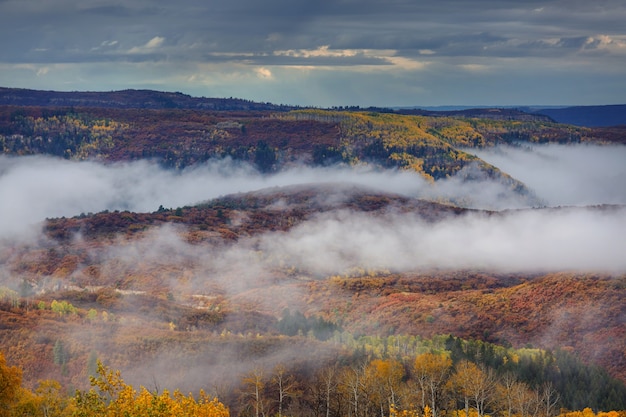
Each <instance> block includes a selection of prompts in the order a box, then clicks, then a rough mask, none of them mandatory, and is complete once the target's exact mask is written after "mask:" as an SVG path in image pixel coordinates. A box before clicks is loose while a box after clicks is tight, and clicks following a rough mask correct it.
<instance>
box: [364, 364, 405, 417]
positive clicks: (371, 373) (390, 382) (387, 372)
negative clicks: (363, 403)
mask: <svg viewBox="0 0 626 417" xmlns="http://www.w3.org/2000/svg"><path fill="white" fill-rule="evenodd" d="M403 377H404V367H403V366H402V364H401V363H400V362H398V361H396V360H393V359H387V360H382V359H374V360H373V361H371V362H370V363H369V364H368V365H367V368H366V369H365V379H366V381H368V384H369V385H370V386H371V387H372V388H373V389H372V390H371V391H372V394H373V396H372V397H373V398H372V399H373V400H374V401H376V403H377V407H378V408H379V409H380V413H381V415H383V414H384V410H388V409H390V408H391V406H396V407H397V406H398V392H399V391H400V385H401V382H402V378H403Z"/></svg>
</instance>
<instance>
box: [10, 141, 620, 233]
mask: <svg viewBox="0 0 626 417" xmlns="http://www.w3.org/2000/svg"><path fill="white" fill-rule="evenodd" d="M472 151H473V152H474V153H476V154H477V155H478V156H480V157H482V158H484V159H485V160H486V161H488V162H490V163H492V164H494V165H496V166H498V167H499V168H501V169H502V170H503V171H504V172H507V173H509V174H510V175H512V176H513V177H514V178H517V179H519V180H521V181H523V182H524V183H525V184H526V186H527V187H528V188H529V189H530V190H531V192H532V193H533V194H534V196H536V197H538V198H539V201H540V204H541V205H546V206H557V205H590V204H603V203H611V204H626V164H624V161H626V147H605V146H558V145H549V146H533V147H526V148H512V147H499V148H494V149H490V150H480V151H477V150H472ZM317 182H352V183H355V184H361V185H366V186H368V187H372V188H378V189H380V190H383V191H387V192H393V193H399V194H404V195H407V196H412V197H423V198H429V199H436V200H440V201H454V202H456V203H457V204H462V205H464V206H467V207H473V208H487V209H496V210H501V209H507V208H522V207H529V206H533V205H537V201H538V200H537V199H536V198H530V197H529V196H520V195H518V194H516V193H515V192H513V191H512V190H511V189H509V188H507V187H506V186H504V185H502V184H501V183H498V182H495V181H492V180H489V179H487V178H485V179H483V180H480V179H478V180H475V181H471V182H467V181H464V180H462V179H461V177H460V176H459V177H453V178H450V179H447V180H442V181H438V182H436V183H435V184H430V183H429V182H427V181H425V180H424V179H423V178H422V177H421V176H420V175H418V174H416V173H413V172H408V171H398V170H383V169H378V168H375V167H371V166H365V167H358V168H350V167H331V168H311V167H294V168H290V169H288V170H286V171H282V172H278V173H276V174H273V175H260V174H259V173H258V172H257V171H256V170H254V169H253V168H252V167H250V166H248V165H244V164H238V163H234V162H232V161H230V160H220V161H211V162H208V163H205V164H201V165H197V166H194V167H191V168H188V169H185V170H182V171H174V170H166V169H163V168H162V167H160V166H159V165H158V164H156V163H154V162H149V161H136V162H127V163H116V164H102V163H98V162H93V161H84V162H71V161H66V160H62V159H55V158H50V157H44V156H33V157H18V158H11V157H6V156H0V196H2V205H1V206H0V236H3V237H16V236H19V235H21V234H24V233H26V232H27V231H29V230H31V229H32V227H33V226H37V225H38V223H39V222H41V221H42V220H44V219H45V218H52V217H61V216H75V215H79V214H81V213H89V212H100V211H103V210H128V211H135V212H151V211H155V210H156V209H157V208H158V207H159V206H161V205H162V206H164V207H166V208H169V207H171V208H176V207H181V206H185V205H193V204H196V203H199V202H202V201H206V200H210V199H212V198H215V197H219V196H222V195H227V194H231V193H238V192H247V191H253V190H258V189H261V188H265V187H274V186H285V185H293V184H301V183H317ZM534 196H532V197H534Z"/></svg>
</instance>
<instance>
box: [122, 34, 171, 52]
mask: <svg viewBox="0 0 626 417" xmlns="http://www.w3.org/2000/svg"><path fill="white" fill-rule="evenodd" d="M163 42H165V38H163V37H161V36H155V37H154V38H152V39H150V40H149V41H148V42H146V43H145V44H144V45H142V46H135V47H132V48H130V49H129V50H128V53H129V54H143V53H148V52H153V51H154V50H155V49H158V48H160V47H161V46H162V45H163Z"/></svg>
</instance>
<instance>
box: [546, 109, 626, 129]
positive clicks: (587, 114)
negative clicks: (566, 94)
mask: <svg viewBox="0 0 626 417" xmlns="http://www.w3.org/2000/svg"><path fill="white" fill-rule="evenodd" d="M534 112H535V113H537V114H542V115H546V116H549V117H550V118H551V119H553V120H554V121H555V122H558V123H566V124H570V125H575V126H586V127H607V126H618V125H626V104H614V105H607V106H574V107H565V108H547V109H537V110H534Z"/></svg>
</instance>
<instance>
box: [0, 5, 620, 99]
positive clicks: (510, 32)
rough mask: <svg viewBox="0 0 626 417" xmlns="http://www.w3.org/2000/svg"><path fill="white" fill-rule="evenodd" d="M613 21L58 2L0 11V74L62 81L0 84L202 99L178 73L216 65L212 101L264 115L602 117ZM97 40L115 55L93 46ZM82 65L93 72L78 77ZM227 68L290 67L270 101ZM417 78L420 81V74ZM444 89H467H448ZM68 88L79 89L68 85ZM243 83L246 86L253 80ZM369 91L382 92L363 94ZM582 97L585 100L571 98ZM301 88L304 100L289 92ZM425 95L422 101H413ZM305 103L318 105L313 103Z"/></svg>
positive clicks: (269, 93) (605, 14)
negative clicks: (38, 71) (241, 102)
mask: <svg viewBox="0 0 626 417" xmlns="http://www.w3.org/2000/svg"><path fill="white" fill-rule="evenodd" d="M539 10H540V12H539ZM625 19H626V7H624V5H623V2H620V1H618V0H609V1H604V2H601V4H600V3H597V2H574V3H572V2H561V1H548V2H544V1H542V2H539V1H537V2H530V3H528V2H525V3H524V4H521V3H519V2H513V1H501V2H496V1H487V0H476V1H468V2H435V1H426V2H419V3H415V2H413V3H411V2H405V1H399V2H391V3H381V2H379V1H365V2H360V3H359V5H358V7H355V5H354V4H353V3H352V2H334V3H333V2H323V3H320V4H308V3H306V4H305V3H302V2H295V3H289V2H285V1H283V0H275V1H270V2H264V3H263V6H262V7H261V6H259V5H258V4H255V3H253V2H251V1H249V0H248V1H246V0H241V1H234V2H228V1H223V0H219V1H216V2H214V3H212V4H211V7H209V6H207V5H204V4H200V3H198V2H197V1H195V0H184V1H182V2H181V3H176V4H173V3H172V4H168V3H166V2H138V3H133V5H132V6H120V5H119V4H118V3H115V2H111V1H109V0H104V1H101V2H98V4H97V5H76V4H73V3H71V2H67V1H59V2H52V3H46V4H41V5H38V7H36V8H35V7H32V5H31V4H30V3H27V2H3V3H0V39H2V40H6V41H5V42H2V41H0V64H3V65H9V64H42V65H53V64H67V65H69V66H71V70H69V71H66V72H59V73H58V74H54V76H51V74H48V76H47V77H46V84H43V82H42V81H41V80H40V79H38V78H37V77H36V75H35V74H31V73H27V74H23V73H20V72H19V71H9V72H3V74H2V77H1V78H0V83H2V84H4V85H9V86H18V87H27V88H42V89H77V88H82V89H89V90H94V89H95V90H100V89H102V90H110V89H115V88H145V87H147V86H154V85H158V86H159V87H160V88H161V89H165V90H167V91H184V92H187V93H190V94H192V95H201V96H207V95H212V94H213V93H215V91H216V90H217V88H215V87H214V86H213V84H207V83H206V82H203V81H202V80H200V79H199V78H198V77H191V76H190V73H193V72H192V71H190V70H189V68H192V67H197V66H199V65H203V64H207V63H224V64H226V65H222V66H216V67H213V72H212V75H213V76H214V77H215V78H216V79H219V80H222V81H224V80H230V81H229V82H227V83H226V82H224V83H222V85H221V87H220V89H219V92H220V93H221V91H222V89H223V90H226V93H225V94H224V95H225V96H237V97H242V98H250V99H257V100H260V101H267V100H268V99H270V98H273V97H276V99H275V101H277V102H282V103H294V101H293V100H294V98H293V95H292V92H293V91H296V90H305V92H306V93H308V95H307V94H302V95H298V96H297V97H296V98H297V99H298V102H295V103H294V104H315V105H329V106H332V105H343V104H353V103H356V104H360V105H377V106H381V105H390V106H394V105H419V104H422V105H437V104H465V103H471V102H473V103H472V104H485V103H483V102H476V101H479V100H481V97H483V95H481V94H477V93H476V92H478V91H483V92H486V93H488V94H490V95H492V97H493V98H492V99H491V103H486V104H491V105H503V104H515V105H519V104H533V105H534V104H538V103H542V104H563V103H565V104H569V103H572V104H596V103H597V104H602V103H604V104H606V103H608V102H619V100H620V97H623V96H624V87H621V88H620V87H619V86H620V85H623V83H620V81H621V78H620V76H621V75H622V72H623V71H622V68H623V67H624V55H625V54H624V53H623V50H624V36H625V34H624V29H623V21H624V20H625ZM136 22H140V24H139V23H136ZM155 34H158V36H155ZM103 39H104V40H108V39H115V40H116V41H117V42H118V43H117V44H115V45H111V44H105V43H103ZM555 40H556V41H555ZM94 45H95V46H94ZM390 51H391V53H390ZM157 52H163V54H158V53H157ZM246 56H247V57H252V58H251V59H246V58H245V57H246ZM424 57H428V62H427V63H424V62H422V58H424ZM508 58H517V59H519V61H515V60H511V61H506V59H508ZM94 62H96V63H98V66H97V67H98V68H99V70H98V69H94V68H92V67H90V65H89V64H92V63H94ZM120 63H126V64H128V65H122V66H120V65H119V64H120ZM132 63H137V65H130V64H132ZM459 65H465V66H467V65H481V66H486V67H489V68H492V69H494V71H493V72H491V73H490V74H489V77H488V78H489V79H488V80H485V79H483V78H482V77H481V76H480V74H478V75H475V74H472V73H467V72H465V73H464V74H465V76H463V75H462V74H461V75H459V74H458V68H459ZM146 66H149V68H150V70H151V71H150V73H153V72H154V73H156V72H158V73H159V74H158V80H160V82H158V83H151V82H147V83H146V82H144V81H143V80H144V78H145V74H146V72H147V71H146ZM238 66H239V67H240V66H248V67H249V68H248V70H247V72H250V73H252V72H253V71H254V68H256V67H264V68H267V69H269V70H271V71H272V72H275V69H274V68H273V66H286V67H287V66H292V67H294V68H292V69H291V70H290V74H289V77H290V78H291V79H293V81H292V82H291V83H286V84H284V85H281V86H275V85H274V86H271V89H270V87H269V86H266V87H254V86H252V87H251V86H249V85H243V86H242V85H241V83H239V82H237V81H236V80H234V79H232V78H229V77H228V74H229V73H231V72H232V71H233V70H237V67H238ZM302 66H308V67H317V68H323V69H326V68H330V69H341V70H342V71H338V72H348V75H349V76H351V78H352V82H351V83H347V84H346V83H345V82H343V79H342V76H344V74H331V73H328V74H324V75H321V76H320V79H319V80H318V79H312V78H311V77H310V76H309V75H307V74H304V73H303V72H302V71H298V68H300V67H302ZM364 69H366V70H367V71H370V72H375V74H376V75H377V77H376V80H372V78H373V77H372V76H370V75H369V74H368V75H367V76H362V75H361V73H362V72H363V71H364ZM428 69H432V71H431V72H429V73H428V74H424V72H425V70H428ZM239 70H240V71H241V69H239ZM390 70H393V71H394V72H389V71H390ZM79 72H80V76H79V77H77V76H76V74H77V73H79ZM244 72H245V71H244ZM398 72H404V74H402V75H399V74H398ZM566 72H567V74H565V73H566ZM578 72H579V73H580V74H576V73H578ZM467 74H472V75H471V76H469V75H467ZM607 74H610V75H611V78H610V80H609V79H607V77H606V76H607ZM576 75H578V77H579V78H576V77H575V76H576ZM457 77H461V78H462V80H463V84H464V87H466V88H461V87H460V86H459V85H455V80H456V79H457ZM79 78H80V79H83V80H85V82H84V84H82V83H77V82H76V80H77V79H79ZM154 78H155V79H156V78H157V77H154ZM253 78H254V79H257V80H258V78H257V77H256V74H254V77H253ZM282 79H283V78H282V77H281V80H282ZM181 80H186V81H184V82H183V81H181ZM556 81H558V82H556ZM581 81H582V82H581ZM609 82H610V85H608V84H609ZM532 83H535V84H537V86H538V88H537V89H536V91H534V93H535V94H534V95H533V97H530V98H528V97H526V93H527V89H526V88H524V87H521V88H520V87H519V86H524V85H529V84H532ZM378 84H380V85H384V86H385V87H386V88H381V89H380V91H378V90H376V89H374V91H372V90H373V89H372V88H371V86H372V85H378ZM585 84H587V85H589V86H591V87H590V90H591V91H594V92H595V93H594V94H593V95H591V94H589V92H588V91H580V89H578V88H577V89H572V88H571V86H572V85H577V86H580V85H585ZM303 85H304V86H307V88H302V87H299V86H303ZM342 85H345V88H339V89H338V87H337V86H342ZM68 86H70V87H68ZM403 87H404V89H403ZM428 90H432V93H430V94H425V92H427V91H428ZM403 91H406V92H405V93H402V92H403ZM419 93H421V94H419ZM307 96H308V97H313V96H316V98H317V97H319V98H317V99H316V100H315V101H314V102H312V101H307V100H306V99H307ZM596 96H597V97H599V98H596ZM531 99H532V100H531ZM591 100H593V102H591Z"/></svg>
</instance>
